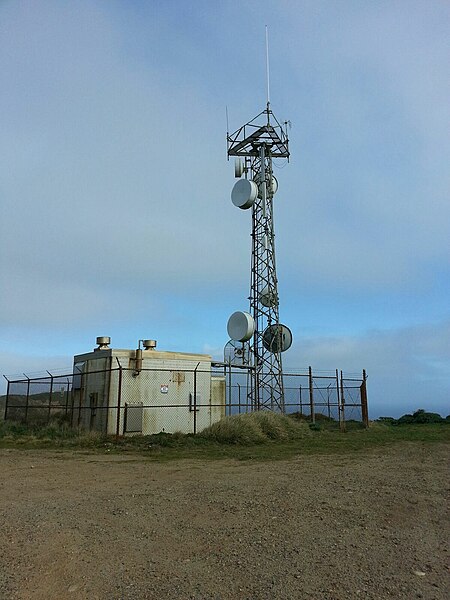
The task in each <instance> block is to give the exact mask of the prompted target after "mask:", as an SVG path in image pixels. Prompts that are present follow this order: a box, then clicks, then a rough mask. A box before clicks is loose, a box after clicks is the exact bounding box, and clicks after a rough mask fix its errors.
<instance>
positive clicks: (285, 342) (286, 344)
mask: <svg viewBox="0 0 450 600" xmlns="http://www.w3.org/2000/svg"><path fill="white" fill-rule="evenodd" d="M262 342H263V346H264V348H265V349H266V350H269V352H273V354H278V352H286V350H289V348H290V347H291V346H292V333H291V330H290V329H289V327H286V325H281V323H279V324H278V325H269V327H267V328H266V329H265V330H264V333H263V338H262Z"/></svg>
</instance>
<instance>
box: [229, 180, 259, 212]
mask: <svg viewBox="0 0 450 600" xmlns="http://www.w3.org/2000/svg"><path fill="white" fill-rule="evenodd" d="M257 196H258V186H257V185H256V183H255V182H254V181H252V180H251V179H240V180H239V181H236V183H235V184H234V187H233V190H232V192H231V201H232V202H233V204H234V205H235V206H237V207H238V208H242V209H244V210H245V209H247V208H251V207H252V206H253V203H254V201H255V200H256V198H257Z"/></svg>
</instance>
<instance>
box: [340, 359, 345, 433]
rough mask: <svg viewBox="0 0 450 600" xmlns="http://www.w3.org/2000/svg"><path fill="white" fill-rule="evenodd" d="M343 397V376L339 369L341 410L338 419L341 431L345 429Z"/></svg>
mask: <svg viewBox="0 0 450 600" xmlns="http://www.w3.org/2000/svg"><path fill="white" fill-rule="evenodd" d="M344 407H345V397H344V376H343V373H342V371H341V410H340V419H339V427H340V429H341V431H345V413H344Z"/></svg>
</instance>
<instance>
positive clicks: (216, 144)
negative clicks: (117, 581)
mask: <svg viewBox="0 0 450 600" xmlns="http://www.w3.org/2000/svg"><path fill="white" fill-rule="evenodd" d="M266 24H267V25H268V26H269V38H270V81H271V103H272V108H273V110H274V113H275V115H276V116H277V118H278V119H279V120H280V121H284V120H286V119H289V120H290V121H291V123H292V128H291V130H290V142H291V154H292V160H291V162H290V163H289V164H288V165H286V166H284V165H283V164H282V163H279V164H278V166H279V167H280V168H279V169H278V170H277V172H276V176H277V178H278V181H279V190H278V193H277V195H276V197H275V230H276V251H277V269H278V278H279V292H280V315H281V320H282V321H283V322H284V323H285V324H286V325H288V326H289V327H290V328H291V330H292V332H293V335H294V344H293V347H292V348H291V350H290V351H288V352H287V353H286V354H285V355H284V364H285V365H286V366H287V367H290V368H296V369H303V368H305V367H307V366H308V365H311V366H312V367H313V369H321V370H322V369H323V370H334V369H335V368H339V369H343V370H344V371H350V372H355V371H358V372H359V371H361V370H362V369H363V368H365V369H366V370H367V372H368V375H369V380H368V392H369V409H370V415H371V417H376V416H379V415H380V414H389V415H393V416H398V415H400V414H403V413H404V412H410V411H413V410H415V409H417V408H425V409H427V410H435V411H437V412H440V413H441V414H448V413H449V412H450V406H449V404H450V202H449V192H450V181H449V180H450V175H449V164H450V138H449V123H450V115H449V112H450V93H449V92H450V86H449V69H448V64H449V59H450V42H449V39H450V38H449V35H448V31H449V27H450V3H449V2H447V1H446V0H442V1H440V0H423V1H415V0H404V1H402V0H389V1H383V0H371V1H364V0H335V1H332V0H326V1H320V0H310V1H308V0H295V1H294V0H292V1H281V0H279V1H276V0H270V1H264V0H257V1H252V0H250V1H245V2H242V1H237V0H230V1H226V0H221V1H220V2H219V1H217V2H215V1H211V0H207V1H203V0H190V1H187V0H164V1H163V0H159V1H156V0H153V1H152V0H147V1H137V0H136V1H133V0H126V1H125V0H122V1H119V0H117V1H114V0H108V1H106V0H104V1H100V0H99V1H96V0H86V1H82V0H77V1H76V2H66V1H63V0H60V1H56V0H55V1H45V0H39V1H31V0H29V1H19V0H15V1H13V0H10V1H8V0H3V1H2V2H0V90H1V91H0V112H1V115H2V125H1V128H0V153H1V155H0V197H1V223H0V228H1V229H0V244H1V278H2V293H1V299H0V327H1V346H0V372H1V373H4V374H6V375H9V376H11V375H14V374H16V373H22V372H25V373H27V374H32V373H35V372H38V371H42V370H45V369H49V370H55V371H56V370H57V369H60V368H64V367H67V368H70V366H71V361H72V356H73V354H76V353H81V352H84V351H87V350H90V349H92V348H93V347H94V345H95V338H96V336H98V335H109V336H111V338H112V345H113V346H114V347H118V348H134V347H136V343H137V340H138V339H141V338H154V339H157V340H158V347H159V348H160V349H166V350H178V351H186V352H189V351H192V352H208V353H211V354H213V356H214V357H215V358H220V357H221V355H222V352H223V346H224V344H225V343H226V342H227V339H228V338H227V333H226V324H227V320H228V317H229V316H230V314H231V313H233V312H234V311H236V310H246V309H248V300H247V298H248V295H249V285H250V212H249V211H240V210H238V209H237V208H235V207H234V206H233V205H232V203H231V200H230V192H231V189H232V187H233V185H234V183H235V179H234V172H233V164H232V162H227V160H226V143H225V134H226V119H225V112H226V111H225V107H226V106H227V107H228V113H229V121H230V129H231V130H234V129H237V128H238V127H239V126H240V125H243V124H244V123H245V122H246V121H248V120H250V119H251V118H253V117H254V116H255V115H256V114H257V113H259V112H260V111H261V110H262V109H263V108H264V105H265V94H266V91H265V89H266V80H265V25H266ZM2 389H4V387H3V388H2ZM0 391H1V390H0Z"/></svg>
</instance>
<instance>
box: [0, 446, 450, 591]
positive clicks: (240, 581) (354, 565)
mask: <svg viewBox="0 0 450 600" xmlns="http://www.w3.org/2000/svg"><path fill="white" fill-rule="evenodd" d="M447 467H448V447H446V446H445V445H443V444H433V445H421V444H419V443H414V444H401V445H396V446H392V447H389V448H384V449H381V448H380V449H377V450H372V451H370V452H369V453H366V454H361V453H355V454H345V455H331V456H306V457H304V456H298V457H296V458H294V459H290V460H286V461H274V462H237V461H231V460H219V461H204V460H202V461H194V460H189V461H177V462H169V463H155V462H151V461H149V460H146V459H145V458H141V457H139V456H130V455H121V456H117V455H116V456H108V455H98V454H97V455H94V454H81V453H73V452H67V451H66V452H60V453H58V452H49V451H19V450H1V451H0V476H1V477H0V598H1V599H2V600H3V599H5V600H17V599H29V598H30V599H31V598H32V599H42V600H53V599H55V600H56V599H57V600H62V599H65V598H68V599H73V600H78V599H90V600H91V599H108V600H110V599H117V600H119V599H124V600H125V599H126V600H131V599H138V600H139V599H147V598H148V599H152V598H155V599H166V598H170V599H178V598H180V599H196V600H228V599H233V600H240V599H252V600H259V599H261V600H262V599H267V600H269V599H270V600H271V599H288V598H289V599H291V598H293V599H296V598H299V599H303V598H306V599H314V600H315V599H318V600H321V599H324V600H325V599H326V600H352V599H356V598H364V599H376V600H380V599H383V598H396V599H403V598H404V599H408V600H411V599H415V598H424V599H426V600H443V599H444V598H448V597H449V595H448V593H449V575H448V548H447V546H446V543H447V540H448V537H449V536H448V534H449V520H448V514H446V509H447V505H446V497H447V492H448V481H447Z"/></svg>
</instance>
